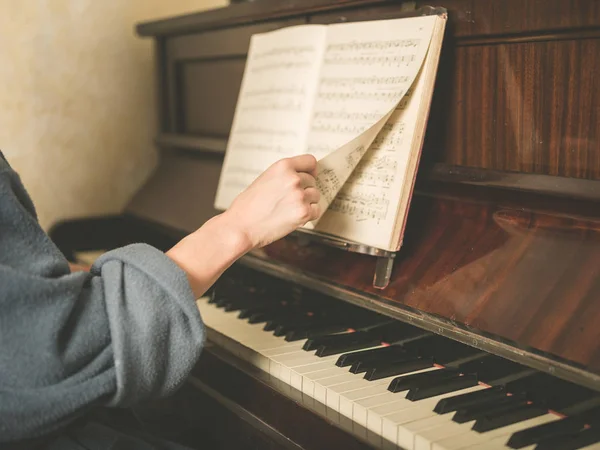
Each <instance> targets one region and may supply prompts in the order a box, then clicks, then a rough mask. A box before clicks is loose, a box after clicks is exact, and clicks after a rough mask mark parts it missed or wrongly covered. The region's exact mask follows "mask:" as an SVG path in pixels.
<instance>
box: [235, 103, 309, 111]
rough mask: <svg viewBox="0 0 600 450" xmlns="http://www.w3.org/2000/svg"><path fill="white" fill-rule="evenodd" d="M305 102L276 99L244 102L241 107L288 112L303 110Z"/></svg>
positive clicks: (247, 109) (242, 108) (243, 109)
mask: <svg viewBox="0 0 600 450" xmlns="http://www.w3.org/2000/svg"><path fill="white" fill-rule="evenodd" d="M304 105H305V102H303V101H302V100H298V101H292V100H290V101H287V102H286V101H283V102H278V101H276V100H273V101H264V102H260V103H250V104H246V103H244V104H243V106H242V107H241V108H240V109H241V110H242V111H287V112H300V111H302V110H303V108H304Z"/></svg>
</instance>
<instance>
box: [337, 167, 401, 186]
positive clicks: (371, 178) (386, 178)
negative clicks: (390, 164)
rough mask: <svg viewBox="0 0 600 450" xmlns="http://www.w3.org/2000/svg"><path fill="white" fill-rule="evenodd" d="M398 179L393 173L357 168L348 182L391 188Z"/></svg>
mask: <svg viewBox="0 0 600 450" xmlns="http://www.w3.org/2000/svg"><path fill="white" fill-rule="evenodd" d="M395 179H396V177H395V175H394V174H393V173H381V172H377V171H373V172H372V171H365V170H360V169H356V170H355V171H354V172H352V175H351V176H350V178H349V179H348V183H349V184H350V183H351V184H356V185H360V186H369V187H381V188H389V187H390V186H391V185H392V184H393V183H394V180H395Z"/></svg>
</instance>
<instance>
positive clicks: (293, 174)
mask: <svg viewBox="0 0 600 450" xmlns="http://www.w3.org/2000/svg"><path fill="white" fill-rule="evenodd" d="M316 171H317V160H316V159H315V157H314V156H312V155H300V156H296V157H292V158H285V159H282V160H280V161H277V162H276V163H274V164H273V165H272V166H271V167H269V168H268V169H267V170H266V171H265V172H263V173H262V174H261V175H260V176H259V177H258V178H257V179H256V180H255V181H254V182H253V183H252V184H251V185H250V186H249V187H248V188H247V189H246V190H245V191H243V192H242V193H241V194H240V195H239V196H238V197H237V198H236V199H235V200H234V201H233V203H232V204H231V206H230V207H229V209H228V210H227V212H226V213H224V214H225V215H226V216H228V217H229V218H230V219H231V221H232V222H233V223H234V224H236V226H237V227H239V229H240V231H241V232H242V233H243V234H244V235H246V236H247V237H248V239H249V240H250V243H251V246H252V247H263V246H265V245H267V244H270V243H271V242H273V241H276V240H277V239H280V238H282V237H284V236H286V235H287V234H289V233H291V232H292V231H294V230H295V229H297V228H298V227H300V226H302V225H304V224H306V223H307V222H309V221H311V220H314V219H317V218H318V217H319V215H320V211H319V205H318V202H319V198H320V193H319V191H318V190H317V188H316V180H315V176H316Z"/></svg>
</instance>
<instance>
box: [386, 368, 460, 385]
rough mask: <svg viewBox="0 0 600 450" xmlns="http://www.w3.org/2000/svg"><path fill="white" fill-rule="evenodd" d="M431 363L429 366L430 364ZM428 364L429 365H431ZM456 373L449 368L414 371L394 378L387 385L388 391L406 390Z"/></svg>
mask: <svg viewBox="0 0 600 450" xmlns="http://www.w3.org/2000/svg"><path fill="white" fill-rule="evenodd" d="M432 365H433V364H432ZM432 365H431V366H432ZM431 366H429V367H431ZM417 370H418V369H417ZM455 375H457V372H455V371H453V370H449V369H436V370H430V371H428V372H422V373H415V374H412V375H405V376H401V377H397V378H394V379H393V380H392V381H391V382H390V385H389V386H388V391H390V392H401V391H408V390H409V389H412V388H415V387H418V386H420V385H424V384H427V383H432V382H438V381H443V380H447V379H448V378H451V377H453V376H455Z"/></svg>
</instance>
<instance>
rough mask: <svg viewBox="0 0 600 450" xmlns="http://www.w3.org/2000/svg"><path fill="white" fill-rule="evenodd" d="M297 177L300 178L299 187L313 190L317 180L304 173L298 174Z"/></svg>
mask: <svg viewBox="0 0 600 450" xmlns="http://www.w3.org/2000/svg"><path fill="white" fill-rule="evenodd" d="M298 176H299V177H300V186H301V187H303V188H304V189H307V188H314V187H316V186H317V180H315V177H313V176H312V175H309V174H308V173H306V172H300V173H299V174H298Z"/></svg>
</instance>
